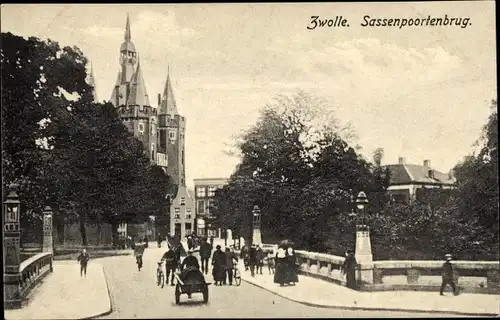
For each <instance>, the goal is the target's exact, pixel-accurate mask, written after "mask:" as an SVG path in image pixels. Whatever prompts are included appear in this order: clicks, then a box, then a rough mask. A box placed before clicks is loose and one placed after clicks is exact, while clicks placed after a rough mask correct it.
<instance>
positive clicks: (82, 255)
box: [76, 252, 90, 265]
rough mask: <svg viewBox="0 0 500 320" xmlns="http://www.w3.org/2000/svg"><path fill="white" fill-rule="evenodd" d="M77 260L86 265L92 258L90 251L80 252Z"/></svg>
mask: <svg viewBox="0 0 500 320" xmlns="http://www.w3.org/2000/svg"><path fill="white" fill-rule="evenodd" d="M76 260H77V261H79V262H80V264H81V265H86V264H87V263H88V262H89V260H90V256H89V254H88V253H83V252H82V253H80V255H79V256H78V258H76Z"/></svg>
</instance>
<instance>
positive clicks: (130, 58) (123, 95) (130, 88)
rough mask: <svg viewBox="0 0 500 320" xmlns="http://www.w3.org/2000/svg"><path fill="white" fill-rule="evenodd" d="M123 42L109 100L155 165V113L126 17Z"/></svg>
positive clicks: (128, 20)
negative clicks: (118, 68)
mask: <svg viewBox="0 0 500 320" xmlns="http://www.w3.org/2000/svg"><path fill="white" fill-rule="evenodd" d="M124 40H125V41H124V42H123V43H122V45H121V46H120V70H119V71H118V76H117V78H116V83H115V87H114V89H113V93H112V94H111V99H110V100H111V103H112V104H113V105H114V106H115V107H116V108H117V109H118V114H119V115H120V118H121V119H122V120H123V123H124V125H125V126H126V127H127V128H128V130H129V131H130V132H131V133H132V134H133V135H134V136H135V137H136V138H138V139H139V140H140V141H141V142H142V143H143V145H144V149H145V150H146V153H147V155H148V157H149V159H150V161H151V162H153V163H156V160H157V154H156V152H157V147H156V140H157V138H156V135H157V127H156V123H157V113H156V111H157V109H156V108H153V107H151V104H150V103H149V96H148V92H147V90H146V84H145V83H144V77H143V76H142V70H141V64H140V61H139V57H138V54H137V52H136V50H135V45H134V44H133V43H132V37H131V32H130V19H129V16H128V15H127V23H126V26H125V37H124ZM136 64H137V67H136Z"/></svg>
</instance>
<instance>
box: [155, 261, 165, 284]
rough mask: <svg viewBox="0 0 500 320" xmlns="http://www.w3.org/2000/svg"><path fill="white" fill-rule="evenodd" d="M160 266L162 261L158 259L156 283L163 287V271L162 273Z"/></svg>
mask: <svg viewBox="0 0 500 320" xmlns="http://www.w3.org/2000/svg"><path fill="white" fill-rule="evenodd" d="M162 266H163V261H159V262H158V268H156V285H157V286H161V287H162V288H163V287H164V286H165V273H163V268H162Z"/></svg>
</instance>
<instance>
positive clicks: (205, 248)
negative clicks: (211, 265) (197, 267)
mask: <svg viewBox="0 0 500 320" xmlns="http://www.w3.org/2000/svg"><path fill="white" fill-rule="evenodd" d="M203 240H204V241H203V242H202V243H201V245H200V258H201V272H204V273H205V274H208V260H210V256H211V255H212V246H211V245H210V243H208V239H203Z"/></svg>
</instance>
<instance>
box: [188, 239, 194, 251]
mask: <svg viewBox="0 0 500 320" xmlns="http://www.w3.org/2000/svg"><path fill="white" fill-rule="evenodd" d="M187 244H188V250H191V249H193V238H191V236H188V237H187Z"/></svg>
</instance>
